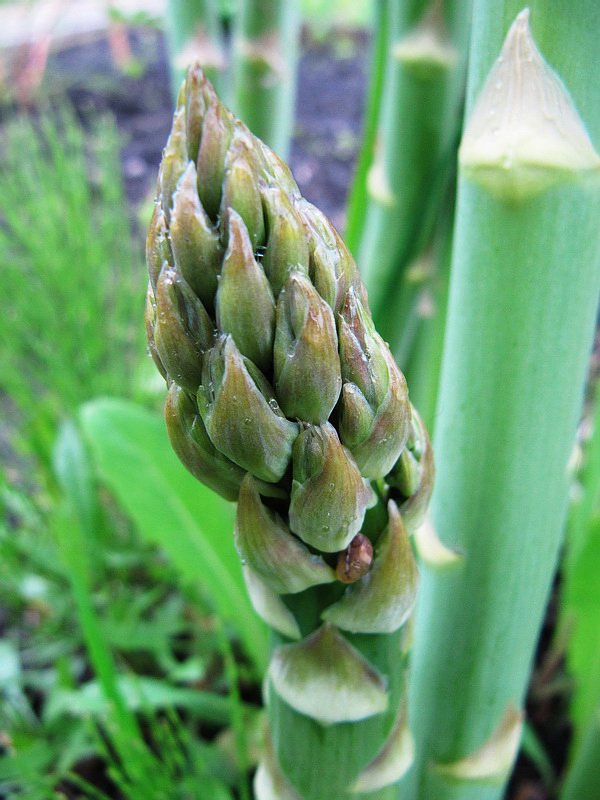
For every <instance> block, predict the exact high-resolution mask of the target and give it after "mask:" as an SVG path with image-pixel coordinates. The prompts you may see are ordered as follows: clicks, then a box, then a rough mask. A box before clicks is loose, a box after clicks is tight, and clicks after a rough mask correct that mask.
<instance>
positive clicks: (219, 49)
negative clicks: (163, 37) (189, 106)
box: [166, 0, 227, 94]
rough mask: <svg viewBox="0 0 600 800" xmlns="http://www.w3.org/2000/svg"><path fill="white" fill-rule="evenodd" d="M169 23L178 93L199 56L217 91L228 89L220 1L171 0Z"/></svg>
mask: <svg viewBox="0 0 600 800" xmlns="http://www.w3.org/2000/svg"><path fill="white" fill-rule="evenodd" d="M166 22H167V36H168V40H169V50H170V56H171V75H172V82H173V90H174V93H175V94H177V91H178V90H179V86H180V84H181V81H182V79H183V78H184V76H185V72H186V70H187V68H188V65H189V64H190V63H191V62H193V61H195V60H196V59H198V60H199V61H200V63H201V64H202V66H203V69H204V71H205V72H206V74H207V76H208V78H209V80H210V81H211V83H212V84H213V86H214V87H215V88H216V89H217V91H219V92H225V91H226V75H225V70H226V66H227V62H226V55H225V42H224V40H223V31H222V29H221V22H220V19H219V2H218V0H169V2H168V4H167V19H166Z"/></svg>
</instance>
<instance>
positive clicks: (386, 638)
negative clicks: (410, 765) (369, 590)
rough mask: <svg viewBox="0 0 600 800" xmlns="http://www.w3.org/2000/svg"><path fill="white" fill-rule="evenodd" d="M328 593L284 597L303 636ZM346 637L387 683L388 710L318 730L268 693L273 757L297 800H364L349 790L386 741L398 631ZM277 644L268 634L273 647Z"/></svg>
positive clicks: (397, 677)
mask: <svg viewBox="0 0 600 800" xmlns="http://www.w3.org/2000/svg"><path fill="white" fill-rule="evenodd" d="M330 591H331V590H330V588H329V587H316V588H315V589H310V590H308V591H306V592H303V593H302V595H288V596H287V598H286V603H287V605H289V606H290V608H291V609H292V610H293V612H294V615H295V616H296V618H297V619H298V622H299V624H300V627H301V630H302V633H303V634H305V633H309V632H311V631H313V630H314V629H315V628H316V627H318V625H319V623H320V620H319V616H320V610H321V609H322V607H323V606H324V605H327V602H331V595H330ZM338 593H339V592H338ZM327 597H329V600H328V601H327V600H326V599H325V598H327ZM346 638H347V639H348V641H349V642H350V644H352V645H353V646H354V647H356V648H357V649H358V650H360V652H361V653H362V654H363V655H364V656H365V657H366V658H367V659H368V660H369V662H370V663H371V664H373V666H375V667H376V668H377V669H378V670H379V671H380V672H381V673H382V674H383V675H384V676H385V677H386V679H387V680H388V688H389V693H390V702H389V711H388V712H387V713H385V714H378V715H376V716H374V717H370V718H369V719H365V720H362V721H360V722H349V723H338V724H336V725H329V726H323V725H322V724H320V723H318V722H316V721H315V720H314V719H311V718H310V717H308V716H305V715H304V714H299V713H298V712H296V711H295V710H294V709H292V708H290V706H289V705H287V703H285V702H284V701H283V700H282V699H281V698H280V697H279V696H278V695H277V692H275V691H270V692H269V726H270V729H271V735H272V738H273V744H274V747H275V751H276V753H277V758H278V761H279V763H280V764H281V767H282V769H283V770H284V772H285V774H286V776H287V777H288V779H289V780H290V781H291V782H292V783H293V785H294V786H295V787H296V788H297V789H298V790H299V794H300V797H301V798H302V800H330V798H336V800H352V798H357V797H362V796H364V795H362V794H361V795H357V794H355V793H352V792H350V791H349V790H348V788H349V786H351V784H352V783H353V782H354V780H355V779H356V777H357V775H358V774H359V773H360V772H361V770H362V769H363V768H364V766H365V765H366V764H367V763H368V762H369V761H370V760H371V758H373V756H374V755H375V754H376V753H377V752H378V750H379V748H380V747H381V745H382V743H383V742H384V741H385V738H386V735H387V734H388V732H389V731H390V729H391V727H392V725H393V723H394V717H395V712H396V710H397V708H398V706H399V704H400V700H401V697H402V691H403V688H404V681H403V669H402V665H403V661H404V659H403V656H402V653H401V642H402V631H397V632H396V633H393V634H384V635H378V634H376V635H373V634H369V635H365V634H363V635H358V634H354V635H351V634H346ZM282 641H283V640H282V639H281V637H279V635H278V634H276V633H274V634H273V646H274V647H276V646H277V645H279V644H281V642H282ZM300 754H301V756H300ZM309 764H312V765H314V766H313V768H312V769H307V765H309ZM317 765H318V766H317ZM396 794H397V788H396V787H395V786H391V787H387V788H384V789H380V790H379V791H378V792H377V795H376V796H377V800H395V797H396ZM371 796H372V795H371Z"/></svg>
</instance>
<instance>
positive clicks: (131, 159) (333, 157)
mask: <svg viewBox="0 0 600 800" xmlns="http://www.w3.org/2000/svg"><path fill="white" fill-rule="evenodd" d="M130 45H131V50H132V53H133V55H134V57H135V59H136V61H137V63H138V66H140V67H141V75H140V77H129V76H128V75H126V74H124V73H123V72H122V71H121V70H120V69H119V68H118V67H117V66H116V65H115V63H114V61H113V59H112V58H111V53H110V48H109V45H108V42H107V41H106V40H104V39H98V40H93V41H88V42H86V43H84V44H77V45H73V46H70V47H68V48H64V49H62V50H60V51H59V52H56V53H54V54H53V55H52V57H51V59H50V62H49V65H48V70H47V73H46V77H45V79H44V87H43V89H44V92H45V94H46V95H49V96H51V97H52V96H60V95H62V94H63V93H64V92H65V91H66V93H67V94H68V96H69V97H70V99H71V101H72V102H73V103H74V105H75V107H76V108H77V109H78V110H80V111H81V112H82V113H83V114H84V115H85V113H87V112H90V111H100V112H111V113H113V114H114V115H115V116H116V119H117V123H118V126H119V129H120V131H121V133H122V135H123V138H124V147H123V153H122V162H123V163H122V165H123V173H124V176H125V184H126V191H127V195H128V197H129V199H130V201H131V203H132V204H133V205H135V204H138V203H140V202H141V201H143V200H145V199H147V198H148V197H150V196H151V195H152V193H153V191H154V185H155V180H156V174H157V170H158V164H159V161H160V156H161V151H162V148H163V147H164V145H165V142H166V139H167V136H168V133H169V129H170V124H171V114H172V100H171V95H170V90H169V79H168V69H167V62H166V52H165V43H164V40H163V38H162V36H161V35H160V34H159V33H158V32H156V31H154V30H152V29H148V30H146V29H139V30H133V31H131V33H130ZM367 64H368V41H367V37H366V36H365V35H363V34H349V33H341V34H336V36H335V37H334V36H332V37H330V38H328V39H325V40H319V41H314V40H311V39H310V37H305V41H304V52H303V57H302V60H301V63H300V76H299V90H298V101H297V124H296V137H295V141H294V145H293V151H292V157H291V167H292V170H293V172H294V175H295V177H296V179H297V181H298V184H299V186H300V189H301V190H302V192H303V193H304V195H305V196H306V197H307V198H308V199H309V200H311V201H312V202H314V203H315V204H316V205H318V206H319V207H320V208H321V209H322V210H323V211H324V212H325V213H326V214H327V215H328V216H329V217H330V218H331V219H332V221H333V222H334V224H335V225H336V227H337V228H338V229H343V223H344V205H345V199H346V193H347V189H348V185H349V183H350V181H351V177H352V169H353V164H354V160H355V158H356V154H357V151H358V147H359V143H360V132H361V119H362V110H363V102H364V94H365V84H366V72H367ZM552 629H553V619H552V615H551V614H550V615H549V618H548V622H547V625H546V628H545V630H544V634H543V637H542V645H541V648H540V654H539V655H538V663H539V664H542V663H543V662H544V658H545V654H546V651H547V647H548V644H549V642H550V638H551V633H552ZM540 674H541V676H542V677H541V679H536V681H535V685H536V690H535V692H532V693H530V699H529V702H528V715H529V721H530V723H531V724H532V725H533V727H534V728H535V730H536V733H537V735H538V736H539V738H540V740H541V741H542V743H543V745H544V747H545V748H547V751H548V753H549V754H550V757H551V759H552V761H553V762H554V763H553V766H554V769H555V770H556V772H557V773H558V774H560V771H561V769H562V767H563V766H564V760H565V754H566V749H567V744H568V739H569V731H568V728H567V726H566V724H565V723H564V720H565V713H564V709H563V708H562V707H561V701H560V697H559V698H558V700H557V699H556V696H553V695H552V693H551V692H549V691H544V687H546V689H547V682H550V683H551V681H552V674H551V675H549V676H548V674H547V671H546V672H544V670H543V669H542V670H541V672H540ZM87 777H88V779H90V780H94V776H92V775H88V776H87ZM97 777H98V778H101V775H100V773H99V774H98V776H97ZM507 800H555V798H554V795H552V794H550V793H549V791H548V790H547V789H545V788H544V782H543V780H542V779H541V777H540V775H539V772H538V771H537V770H536V768H535V767H534V766H533V764H532V763H531V761H530V760H529V759H528V758H527V757H525V756H521V757H520V759H519V761H518V763H517V766H516V768H515V773H514V775H513V779H512V781H511V784H510V789H509V793H508V795H507Z"/></svg>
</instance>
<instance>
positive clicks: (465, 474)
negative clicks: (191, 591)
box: [400, 0, 600, 800]
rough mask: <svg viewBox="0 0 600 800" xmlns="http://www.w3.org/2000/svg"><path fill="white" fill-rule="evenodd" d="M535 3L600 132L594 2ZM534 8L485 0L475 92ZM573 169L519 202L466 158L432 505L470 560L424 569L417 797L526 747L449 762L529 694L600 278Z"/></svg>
mask: <svg viewBox="0 0 600 800" xmlns="http://www.w3.org/2000/svg"><path fill="white" fill-rule="evenodd" d="M531 6H532V8H531V25H532V29H533V35H534V38H535V40H536V42H537V44H538V47H539V48H540V50H541V52H542V53H543V54H544V56H545V58H546V60H547V61H549V62H550V64H551V65H552V66H553V68H554V69H556V70H557V71H558V73H559V75H560V76H561V78H562V79H563V81H564V84H565V86H567V87H568V89H569V90H570V91H571V92H572V94H573V97H574V101H575V104H576V106H577V108H578V110H579V112H580V114H582V115H583V118H584V119H585V121H586V123H587V124H588V126H589V128H590V130H591V133H592V135H594V134H595V135H596V137H597V136H598V135H599V134H600V126H599V124H598V123H599V122H600V120H599V118H598V106H600V103H599V102H598V94H597V93H598V85H597V83H596V84H594V82H592V81H590V80H589V77H588V71H589V66H590V65H591V64H592V63H594V58H595V55H594V53H595V52H596V47H597V42H595V34H593V33H592V31H593V27H594V26H593V25H592V23H591V20H592V19H594V18H597V10H596V6H595V4H594V3H593V2H591V0H590V2H585V3H582V4H580V5H579V7H578V10H577V13H576V14H574V11H573V7H572V6H570V5H567V4H566V3H563V2H547V1H546V2H543V1H542V0H540V1H539V2H534V3H532V4H531ZM520 10H521V4H520V3H517V2H514V0H511V2H503V1H502V0H498V1H497V2H487V1H486V2H483V0H481V1H480V2H477V3H476V6H475V15H474V26H473V30H474V31H476V32H477V35H476V37H475V38H474V40H473V47H472V53H471V61H470V64H471V68H470V69H471V72H470V78H469V100H470V102H469V109H471V108H472V107H473V100H474V98H475V97H476V96H477V95H478V94H479V91H480V89H481V86H482V83H483V80H484V78H485V76H486V75H487V74H488V72H489V70H490V67H491V65H492V63H493V61H494V59H495V58H496V57H497V56H498V54H499V52H500V49H501V45H502V42H503V40H504V36H505V34H506V31H507V29H508V27H509V25H510V23H511V22H512V20H513V19H514V18H515V16H516V14H517V13H518V12H519V11H520ZM573 16H576V17H577V18H578V20H579V22H578V23H577V22H575V21H574V20H573ZM468 118H469V113H468V114H467V119H468ZM550 166H551V164H550ZM562 174H563V173H560V170H559V171H558V172H557V174H556V183H554V185H552V186H550V187H546V188H545V189H541V190H540V191H539V192H538V193H537V194H536V195H535V196H530V197H529V198H526V199H522V200H520V201H519V200H515V201H513V202H508V201H506V200H503V199H500V198H498V197H497V196H496V195H494V194H493V193H491V192H490V190H489V189H487V188H485V187H484V186H480V185H478V184H477V183H475V182H474V181H473V180H471V179H469V178H468V177H466V176H465V175H464V174H461V175H460V179H459V190H458V204H457V219H456V228H455V237H454V249H453V264H452V277H451V285H450V301H449V309H448V323H447V329H446V341H445V350H444V359H443V367H442V376H441V389H440V402H439V405H438V416H437V421H436V437H435V449H436V456H437V458H436V460H437V465H438V469H437V483H436V489H435V492H434V498H433V502H432V510H431V513H432V520H433V524H434V526H435V528H436V530H437V534H438V536H439V537H440V539H441V541H442V542H443V543H444V544H446V546H449V547H451V548H453V549H455V550H456V551H458V552H459V553H460V555H461V559H460V561H459V562H458V563H457V564H456V565H455V566H453V567H452V568H449V569H447V570H446V571H443V570H441V569H437V570H436V569H431V568H424V569H423V580H422V587H421V597H420V604H419V608H418V613H417V620H416V630H415V647H414V650H413V657H412V661H411V681H412V687H411V703H410V708H411V714H412V717H411V719H412V722H413V727H414V733H415V737H416V741H417V758H416V761H415V764H414V766H413V769H412V770H411V772H410V773H409V775H408V776H407V777H406V779H405V780H404V781H403V783H402V784H401V787H402V788H401V794H400V796H401V798H403V800H428V799H429V798H432V797H435V798H436V800H449V799H450V798H452V799H453V800H458V798H460V800H467V799H469V800H470V799H471V798H477V800H497V798H499V797H500V796H501V795H502V792H503V785H504V781H505V779H506V777H507V774H508V770H509V768H510V762H511V757H510V756H511V755H513V756H514V752H512V753H510V752H509V754H508V755H507V756H506V758H505V759H502V758H501V757H500V753H499V752H498V751H496V753H495V757H496V758H497V759H498V761H497V763H496V764H495V765H492V766H490V764H489V763H488V765H487V768H486V769H485V770H484V772H485V773H486V775H485V778H484V777H482V778H481V779H474V778H472V777H471V778H467V777H466V775H465V773H464V772H462V773H461V774H459V775H454V776H452V777H451V776H450V775H449V774H448V771H447V769H448V765H452V764H457V763H458V762H460V761H461V760H462V759H465V758H466V757H468V756H470V755H473V754H475V753H476V752H477V751H478V750H479V748H481V747H482V745H483V744H484V743H486V742H487V741H488V740H489V738H490V736H491V735H492V733H493V732H494V731H495V730H496V728H497V726H498V724H499V722H500V720H501V717H502V715H503V714H504V712H505V711H506V710H507V708H509V707H510V706H511V705H514V706H516V708H521V707H522V703H523V698H524V695H525V691H526V686H527V680H528V675H529V671H530V668H531V662H532V658H533V653H534V649H535V644H536V640H537V636H538V632H539V629H540V625H541V622H542V618H543V614H544V608H545V604H546V601H547V599H548V595H549V591H550V588H551V584H552V578H553V574H554V569H555V566H556V561H557V555H558V550H559V546H560V543H561V536H562V527H563V522H564V518H565V510H566V504H567V496H568V488H569V476H568V471H567V463H568V460H569V456H570V453H571V449H572V446H573V441H574V435H575V430H576V427H577V422H578V417H579V413H580V409H581V399H582V390H583V385H584V380H585V375H586V367H587V359H588V355H589V350H590V345H591V341H592V335H593V328H594V315H595V310H596V303H597V297H598V288H599V279H600V269H599V266H600V264H599V261H600V247H599V241H598V238H599V237H598V230H597V220H598V215H599V214H600V187H599V185H598V180H597V178H595V179H593V178H592V179H589V180H588V181H584V180H582V179H576V178H575V177H574V178H572V179H571V178H570V177H569V176H566V177H564V178H562V179H561V177H560V176H561V175H562ZM513 750H514V748H513ZM444 767H446V771H445V769H444ZM480 767H481V764H480Z"/></svg>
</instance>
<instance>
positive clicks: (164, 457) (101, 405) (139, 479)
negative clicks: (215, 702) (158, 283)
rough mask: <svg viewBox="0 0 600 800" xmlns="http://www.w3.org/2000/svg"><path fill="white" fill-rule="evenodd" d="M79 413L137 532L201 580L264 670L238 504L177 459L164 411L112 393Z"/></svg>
mask: <svg viewBox="0 0 600 800" xmlns="http://www.w3.org/2000/svg"><path fill="white" fill-rule="evenodd" d="M80 419H81V424H82V427H83V430H84V432H85V435H86V437H87V439H88V441H89V444H90V447H91V449H92V453H93V455H94V458H95V461H96V464H97V467H98V472H99V475H100V477H101V479H102V481H103V482H104V483H105V484H106V485H107V486H108V488H109V489H110V490H111V491H112V492H113V493H114V495H115V496H116V498H117V499H118V501H119V502H120V503H121V505H122V507H123V508H124V509H125V511H126V512H127V513H128V514H129V515H130V517H131V518H132V520H133V521H134V522H135V524H136V525H137V527H138V529H139V531H140V533H141V534H142V535H143V536H144V537H145V538H146V539H148V540H150V541H152V542H154V543H156V544H158V545H160V547H162V549H163V550H164V551H165V553H166V554H167V555H168V557H169V558H170V559H171V561H172V562H173V564H175V565H176V567H177V568H178V569H179V570H180V571H181V574H182V576H183V578H184V579H186V580H190V581H199V582H201V584H202V586H203V587H204V589H205V591H206V593H207V595H208V596H209V597H210V598H211V599H212V601H213V603H214V606H215V609H216V610H217V611H218V613H219V614H221V615H222V616H223V617H224V618H225V619H228V620H231V621H233V622H235V624H236V626H237V630H238V631H239V634H240V637H241V638H242V641H243V643H244V645H245V647H246V650H247V651H248V653H249V655H251V656H252V658H253V659H254V661H255V663H256V664H257V666H258V667H259V668H261V669H262V668H264V666H265V663H266V653H267V640H266V630H265V628H264V626H263V624H262V623H261V622H260V620H258V618H257V617H256V615H255V614H254V611H253V610H252V608H251V606H250V603H249V601H248V598H247V595H246V591H245V588H244V582H243V577H242V571H241V565H240V559H239V556H238V555H237V553H236V550H235V546H234V542H233V533H232V531H233V519H234V506H233V505H232V504H231V503H228V502H226V501H225V500H223V499H222V498H220V497H218V496H217V495H216V494H215V493H214V492H212V491H210V489H207V488H206V487H204V486H202V484H200V483H198V481H196V480H195V478H193V477H192V476H191V475H190V474H189V473H188V472H187V471H186V470H185V468H184V467H183V466H182V465H181V464H180V462H179V460H178V459H177V457H176V456H175V454H174V453H173V451H172V449H171V446H170V444H169V441H168V438H167V434H166V431H165V426H164V423H163V420H162V418H161V416H160V415H158V414H155V413H152V412H150V411H147V410H146V409H144V408H141V407H139V406H137V405H135V404H134V403H131V402H126V401H122V400H116V399H108V398H107V399H100V400H94V401H92V402H90V403H86V404H85V405H84V406H83V407H82V408H81V412H80Z"/></svg>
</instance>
